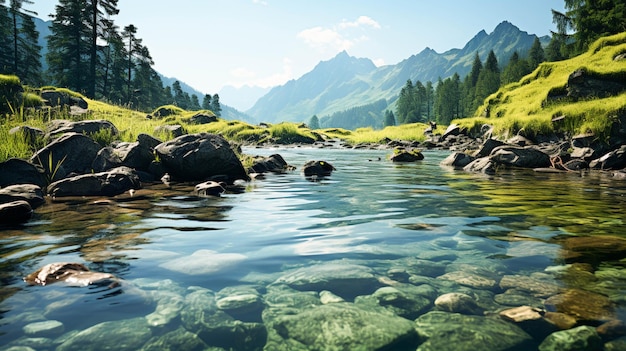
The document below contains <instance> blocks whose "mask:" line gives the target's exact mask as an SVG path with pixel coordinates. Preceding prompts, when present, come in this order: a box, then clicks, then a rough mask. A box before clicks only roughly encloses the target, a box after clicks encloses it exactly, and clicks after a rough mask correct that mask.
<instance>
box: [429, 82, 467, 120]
mask: <svg viewBox="0 0 626 351" xmlns="http://www.w3.org/2000/svg"><path fill="white" fill-rule="evenodd" d="M434 110H435V118H436V121H437V122H438V123H439V124H444V125H446V124H450V121H452V120H453V119H455V118H460V117H461V110H462V109H461V78H460V77H459V75H458V74H457V73H455V74H454V75H453V76H452V77H450V78H446V79H445V80H443V81H442V80H441V78H439V81H438V83H437V89H436V90H435V103H434Z"/></svg>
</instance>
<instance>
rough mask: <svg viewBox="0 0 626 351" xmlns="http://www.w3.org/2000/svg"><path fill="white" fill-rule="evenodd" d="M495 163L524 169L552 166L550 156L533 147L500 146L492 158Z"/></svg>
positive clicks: (494, 151)
mask: <svg viewBox="0 0 626 351" xmlns="http://www.w3.org/2000/svg"><path fill="white" fill-rule="evenodd" d="M490 158H491V160H492V161H493V162H495V163H500V164H504V165H507V166H513V167H522V168H542V167H548V166H550V164H551V163H550V156H548V155H547V154H545V153H543V152H542V151H540V150H537V149H535V148H532V147H518V146H500V147H497V148H495V149H494V150H493V151H492V153H491V156H490Z"/></svg>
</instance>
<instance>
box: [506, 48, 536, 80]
mask: <svg viewBox="0 0 626 351" xmlns="http://www.w3.org/2000/svg"><path fill="white" fill-rule="evenodd" d="M528 73H530V68H529V65H528V62H527V61H526V60H524V59H520V57H519V54H518V53H517V51H515V52H513V54H512V55H511V58H510V59H509V64H508V65H507V66H506V67H505V68H504V70H503V71H502V84H508V83H513V82H517V81H519V80H520V79H521V78H522V77H523V76H525V75H527V74H528Z"/></svg>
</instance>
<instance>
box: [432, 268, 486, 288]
mask: <svg viewBox="0 0 626 351" xmlns="http://www.w3.org/2000/svg"><path fill="white" fill-rule="evenodd" d="M437 279H446V280H451V281H454V282H456V283H458V284H461V285H465V286H469V287H471V288H476V289H487V290H493V289H494V288H495V287H496V286H497V285H498V283H497V282H496V281H495V280H493V279H491V278H487V277H483V276H480V275H478V274H472V273H469V272H463V271H455V272H450V273H446V274H444V275H442V276H440V277H438V278H437Z"/></svg>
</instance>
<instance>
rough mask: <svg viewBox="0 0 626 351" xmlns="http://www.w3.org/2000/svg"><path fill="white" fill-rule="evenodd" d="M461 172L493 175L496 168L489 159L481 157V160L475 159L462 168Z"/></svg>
mask: <svg viewBox="0 0 626 351" xmlns="http://www.w3.org/2000/svg"><path fill="white" fill-rule="evenodd" d="M463 170H464V171H466V172H477V173H485V174H495V173H496V166H495V164H494V163H493V162H492V161H491V158H490V157H481V158H477V159H475V160H474V161H472V162H470V163H469V164H468V165H467V166H465V167H463Z"/></svg>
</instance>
